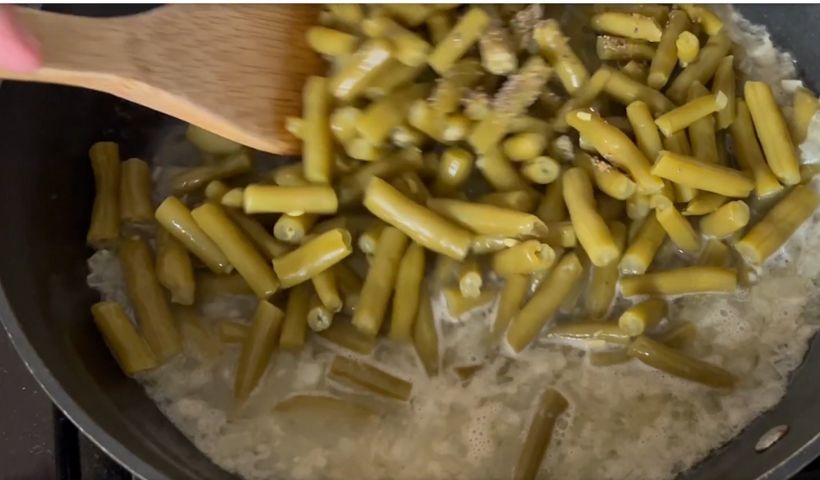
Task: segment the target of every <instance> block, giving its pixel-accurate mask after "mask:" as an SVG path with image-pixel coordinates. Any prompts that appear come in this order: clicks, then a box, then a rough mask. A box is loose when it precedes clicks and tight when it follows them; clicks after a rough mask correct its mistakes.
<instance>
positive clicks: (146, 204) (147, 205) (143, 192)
mask: <svg viewBox="0 0 820 480" xmlns="http://www.w3.org/2000/svg"><path fill="white" fill-rule="evenodd" d="M120 170H121V172H120V202H119V203H120V218H121V219H122V221H124V222H131V223H150V222H151V221H152V220H153V219H154V206H153V204H152V202H151V190H152V186H151V185H152V181H151V167H149V166H148V164H147V163H145V162H144V161H142V160H140V159H139V158H129V159H128V160H126V161H124V162H122V166H121V168H120Z"/></svg>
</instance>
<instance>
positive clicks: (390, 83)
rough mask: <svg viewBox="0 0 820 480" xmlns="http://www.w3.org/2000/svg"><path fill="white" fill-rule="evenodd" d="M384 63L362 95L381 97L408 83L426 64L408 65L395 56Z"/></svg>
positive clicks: (424, 68)
mask: <svg viewBox="0 0 820 480" xmlns="http://www.w3.org/2000/svg"><path fill="white" fill-rule="evenodd" d="M386 63H387V65H386V66H385V67H383V68H380V69H379V73H378V74H376V75H375V76H374V77H373V79H372V80H370V81H369V82H368V83H367V85H366V86H365V88H364V95H365V96H366V97H367V98H371V99H376V98H381V97H383V96H385V95H387V94H388V93H390V92H392V91H394V90H395V89H397V88H400V87H403V86H405V85H409V84H410V83H412V82H413V81H414V80H416V79H417V78H418V77H419V76H420V75H421V74H422V73H424V72H426V71H427V65H419V66H417V67H410V66H408V65H405V64H403V63H401V62H399V61H398V60H396V59H395V58H390V59H389V60H387V62H386Z"/></svg>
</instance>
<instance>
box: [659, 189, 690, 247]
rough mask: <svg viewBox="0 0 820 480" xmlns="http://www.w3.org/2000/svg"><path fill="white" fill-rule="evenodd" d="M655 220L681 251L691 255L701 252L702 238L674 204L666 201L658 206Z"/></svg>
mask: <svg viewBox="0 0 820 480" xmlns="http://www.w3.org/2000/svg"><path fill="white" fill-rule="evenodd" d="M655 218H657V219H658V223H660V224H661V226H662V227H663V229H664V230H666V234H667V235H669V239H670V240H672V243H674V244H675V246H677V247H678V248H679V249H681V250H682V251H684V252H686V253H688V254H690V255H694V254H696V253H697V252H698V251H700V236H699V235H698V234H697V232H695V229H694V228H693V227H692V225H691V224H690V223H689V220H687V219H686V217H684V216H683V215H682V214H681V213H680V211H678V209H677V208H676V207H675V205H674V204H672V202H670V201H669V200H665V201H663V202H662V203H661V204H660V205H658V206H657V208H655Z"/></svg>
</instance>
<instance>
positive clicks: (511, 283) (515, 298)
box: [493, 275, 530, 340]
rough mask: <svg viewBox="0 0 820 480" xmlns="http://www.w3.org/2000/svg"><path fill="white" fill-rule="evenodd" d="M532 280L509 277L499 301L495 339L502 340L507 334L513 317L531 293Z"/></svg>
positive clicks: (506, 279)
mask: <svg viewBox="0 0 820 480" xmlns="http://www.w3.org/2000/svg"><path fill="white" fill-rule="evenodd" d="M529 286H530V279H529V277H528V276H527V275H508V276H507V277H505V281H504V288H503V289H501V295H500V296H499V299H498V311H497V312H496V315H495V322H494V323H493V338H495V339H496V340H500V339H501V337H502V336H503V335H504V333H506V331H507V327H508V326H509V324H510V320H512V318H513V316H514V315H515V314H516V313H517V312H518V310H519V308H520V307H521V304H522V303H523V302H524V299H525V298H526V296H527V293H528V292H529Z"/></svg>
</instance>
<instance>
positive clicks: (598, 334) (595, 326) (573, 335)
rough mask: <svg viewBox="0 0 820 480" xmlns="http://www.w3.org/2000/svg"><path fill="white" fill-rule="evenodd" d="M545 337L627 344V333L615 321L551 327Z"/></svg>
mask: <svg viewBox="0 0 820 480" xmlns="http://www.w3.org/2000/svg"><path fill="white" fill-rule="evenodd" d="M547 338H551V339H557V340H582V341H587V342H589V341H596V340H597V341H601V342H606V343H611V344H615V345H627V344H629V340H630V339H629V335H628V334H627V333H626V332H624V331H623V330H621V329H620V328H619V327H618V325H617V324H615V323H609V322H606V323H597V322H582V323H570V324H564V325H559V326H557V327H553V328H551V329H549V331H547Z"/></svg>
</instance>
